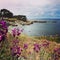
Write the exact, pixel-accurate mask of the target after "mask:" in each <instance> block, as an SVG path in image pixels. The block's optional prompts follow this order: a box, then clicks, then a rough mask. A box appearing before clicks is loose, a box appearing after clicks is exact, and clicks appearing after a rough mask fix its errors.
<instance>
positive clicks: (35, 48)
mask: <svg viewBox="0 0 60 60" xmlns="http://www.w3.org/2000/svg"><path fill="white" fill-rule="evenodd" d="M33 49H34V51H36V52H39V50H40V45H39V44H37V43H36V44H34V48H33Z"/></svg>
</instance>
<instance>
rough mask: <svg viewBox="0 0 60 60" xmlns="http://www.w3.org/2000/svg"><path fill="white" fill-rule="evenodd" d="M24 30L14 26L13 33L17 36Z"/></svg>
mask: <svg viewBox="0 0 60 60" xmlns="http://www.w3.org/2000/svg"><path fill="white" fill-rule="evenodd" d="M22 31H23V30H22V29H19V28H14V29H13V30H12V35H13V36H14V37H15V36H19V35H20V34H21V32H22Z"/></svg>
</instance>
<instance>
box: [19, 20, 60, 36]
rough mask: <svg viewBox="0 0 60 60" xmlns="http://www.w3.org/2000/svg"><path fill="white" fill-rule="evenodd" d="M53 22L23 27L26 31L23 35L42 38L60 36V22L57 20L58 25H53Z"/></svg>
mask: <svg viewBox="0 0 60 60" xmlns="http://www.w3.org/2000/svg"><path fill="white" fill-rule="evenodd" d="M52 21H53V20H51V21H49V20H48V22H47V23H34V24H31V25H25V26H21V25H18V27H19V28H20V27H22V28H23V29H24V31H23V33H24V34H27V35H29V36H42V35H56V34H58V35H60V20H57V21H56V23H52Z"/></svg>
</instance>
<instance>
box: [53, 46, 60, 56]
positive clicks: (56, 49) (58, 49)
mask: <svg viewBox="0 0 60 60" xmlns="http://www.w3.org/2000/svg"><path fill="white" fill-rule="evenodd" d="M54 53H55V54H56V55H57V56H58V57H60V48H58V47H57V48H55V49H54Z"/></svg>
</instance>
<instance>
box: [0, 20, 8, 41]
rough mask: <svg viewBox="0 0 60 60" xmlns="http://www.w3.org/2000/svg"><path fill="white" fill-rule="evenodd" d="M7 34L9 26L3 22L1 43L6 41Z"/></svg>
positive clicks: (1, 24)
mask: <svg viewBox="0 0 60 60" xmlns="http://www.w3.org/2000/svg"><path fill="white" fill-rule="evenodd" d="M7 32H8V27H7V24H6V22H5V21H4V20H1V21H0V42H1V41H2V40H4V39H5V36H6V33H7Z"/></svg>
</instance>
